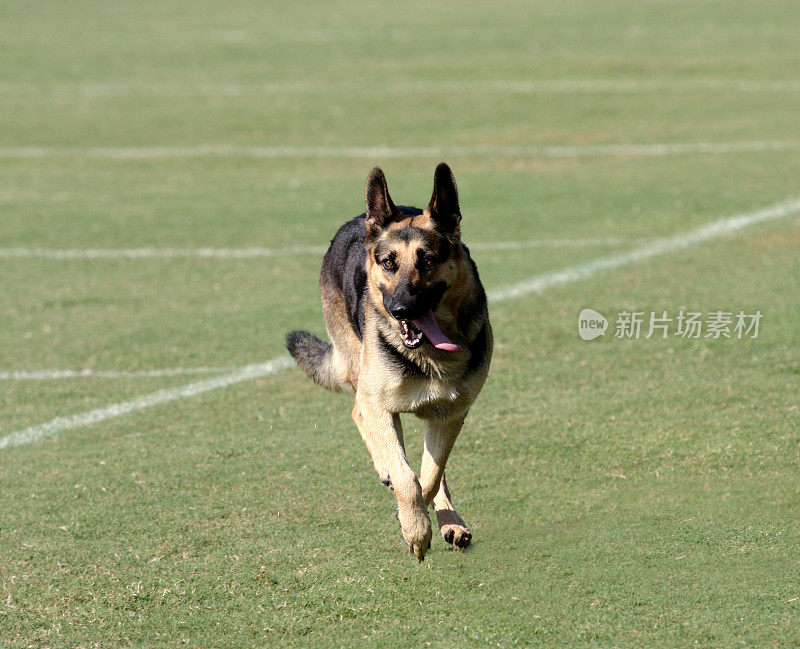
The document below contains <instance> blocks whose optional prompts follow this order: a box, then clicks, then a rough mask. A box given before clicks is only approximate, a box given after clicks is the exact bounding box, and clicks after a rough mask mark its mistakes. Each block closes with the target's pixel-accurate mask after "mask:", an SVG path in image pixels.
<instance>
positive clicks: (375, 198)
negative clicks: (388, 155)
mask: <svg viewBox="0 0 800 649" xmlns="http://www.w3.org/2000/svg"><path fill="white" fill-rule="evenodd" d="M365 195H366V200H367V218H366V226H367V237H368V238H369V237H374V236H376V235H377V234H378V233H379V232H380V231H381V230H382V229H383V228H385V227H386V226H387V225H388V224H389V223H391V221H392V220H393V219H394V217H395V214H396V213H397V208H396V207H395V206H394V203H392V198H391V197H390V196H389V189H388V188H387V187H386V177H385V176H384V175H383V171H381V168H380V167H374V168H373V169H372V171H370V172H369V176H368V177H367V188H366V191H365Z"/></svg>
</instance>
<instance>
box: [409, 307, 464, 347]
mask: <svg viewBox="0 0 800 649" xmlns="http://www.w3.org/2000/svg"><path fill="white" fill-rule="evenodd" d="M412 324H413V325H414V326H415V327H416V328H417V329H419V330H420V331H422V333H424V334H425V335H426V336H427V337H428V340H430V341H431V344H432V345H433V346H434V347H436V349H444V350H445V351H448V352H457V351H458V350H459V349H461V345H456V344H455V343H454V342H452V341H451V340H449V339H448V338H447V336H445V335H444V334H443V333H442V330H441V329H439V324H438V323H437V322H436V316H435V315H433V311H428V312H427V313H426V314H425V315H424V316H422V317H421V318H420V319H419V320H412Z"/></svg>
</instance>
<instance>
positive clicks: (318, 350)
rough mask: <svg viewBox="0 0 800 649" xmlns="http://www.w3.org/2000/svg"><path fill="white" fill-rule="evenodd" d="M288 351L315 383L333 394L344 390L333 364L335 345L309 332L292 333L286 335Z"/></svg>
mask: <svg viewBox="0 0 800 649" xmlns="http://www.w3.org/2000/svg"><path fill="white" fill-rule="evenodd" d="M286 349H288V350H289V353H290V354H291V355H292V356H293V357H294V360H296V361H297V364H298V365H299V366H300V367H301V369H302V370H303V371H304V372H305V373H306V374H307V375H308V377H309V378H310V379H311V380H313V381H314V382H315V383H319V384H320V385H321V386H322V387H323V388H327V389H328V390H332V391H333V392H339V391H340V390H341V389H342V387H343V385H342V383H341V380H340V379H339V378H338V377H337V375H336V374H337V373H336V368H335V367H334V363H333V345H331V344H330V343H326V342H325V341H323V340H320V339H319V338H317V337H316V336H315V335H314V334H311V333H309V332H308V331H291V332H289V333H288V334H286Z"/></svg>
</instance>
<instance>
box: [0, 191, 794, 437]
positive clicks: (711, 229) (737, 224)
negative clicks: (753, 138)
mask: <svg viewBox="0 0 800 649" xmlns="http://www.w3.org/2000/svg"><path fill="white" fill-rule="evenodd" d="M797 212H800V198H793V199H790V200H787V201H783V202H781V203H777V204H775V205H772V206H770V207H766V208H763V209H760V210H757V211H755V212H747V213H743V214H737V215H734V216H728V217H723V218H721V219H717V220H716V221H713V222H711V223H708V224H706V225H703V226H700V227H699V228H696V229H694V230H690V231H689V232H685V233H683V234H677V235H674V236H670V237H663V238H660V239H657V240H655V241H651V242H648V243H646V244H643V245H641V246H639V247H637V248H634V249H633V250H630V251H628V252H625V253H620V254H616V255H610V256H607V257H600V258H599V259H596V260H594V261H591V262H588V263H586V264H580V265H578V266H573V267H572V268H567V269H565V270H561V271H552V272H549V273H544V274H541V275H535V276H533V277H530V278H528V279H526V280H523V281H521V282H516V283H514V284H511V285H509V286H507V287H505V288H501V289H498V290H494V291H490V292H489V300H490V301H491V302H492V303H497V302H502V301H504V300H510V299H512V298H515V297H520V296H522V295H527V294H530V293H539V292H541V291H543V290H545V289H547V288H550V287H553V286H560V285H562V284H566V283H568V282H573V281H577V280H580V279H585V278H587V277H591V276H593V275H596V274H597V273H599V272H601V271H604V270H612V269H616V268H621V267H623V266H628V265H630V264H633V263H637V262H640V261H644V260H645V259H650V258H651V257H656V256H658V255H663V254H666V253H668V252H672V251H674V250H680V249H682V248H686V247H688V246H691V245H696V244H698V243H703V242H705V241H711V240H713V239H717V238H719V237H723V236H726V235H730V234H733V233H734V232H737V231H739V230H742V229H743V228H747V227H750V226H752V225H756V224H758V223H763V222H765V221H770V220H774V219H779V218H782V217H785V216H789V215H791V214H795V213H797ZM292 363H293V361H292V360H291V359H290V358H288V357H287V356H281V357H278V358H275V359H273V360H271V361H268V362H266V363H261V364H255V365H248V366H246V367H243V368H241V369H239V370H236V371H235V372H230V373H228V374H224V375H222V376H218V377H215V378H211V379H205V380H203V381H198V382H196V383H188V384H186V385H183V386H179V387H177V388H171V389H167V390H159V391H157V392H152V393H150V394H146V395H144V396H142V397H139V398H137V399H133V400H131V401H123V402H122V403H115V404H111V405H109V406H105V407H103V408H97V409H95V410H90V411H88V412H84V413H79V414H76V415H70V416H67V417H57V418H56V419H52V420H50V421H48V422H46V423H44V424H38V425H36V426H31V427H29V428H25V429H23V430H20V431H17V432H14V433H10V434H9V435H6V436H5V437H3V438H0V450H2V449H4V448H8V447H11V446H20V445H22V444H29V443H31V442H35V441H38V440H41V439H43V438H45V437H49V436H50V435H54V434H56V433H59V432H61V431H64V430H69V429H72V428H78V427H81V426H88V425H90V424H95V423H98V422H101V421H105V420H106V419H111V418H113V417H120V416H122V415H125V414H128V413H131V412H136V411H138V410H143V409H145V408H150V407H153V406H157V405H160V404H163V403H169V402H171V401H176V400H178V399H186V398H190V397H194V396H197V395H199V394H203V393H205V392H210V391H211V390H217V389H221V388H225V387H228V386H230V385H234V384H236V383H241V382H243V381H249V380H252V379H256V378H260V377H263V376H268V375H270V374H275V373H276V372H278V371H279V370H281V369H284V368H286V367H289V366H291V365H292Z"/></svg>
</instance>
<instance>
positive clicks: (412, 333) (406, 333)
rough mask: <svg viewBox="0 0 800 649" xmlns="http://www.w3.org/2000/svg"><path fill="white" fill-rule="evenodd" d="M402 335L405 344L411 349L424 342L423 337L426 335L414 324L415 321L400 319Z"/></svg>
mask: <svg viewBox="0 0 800 649" xmlns="http://www.w3.org/2000/svg"><path fill="white" fill-rule="evenodd" d="M399 322H400V337H401V338H402V339H403V344H404V345H405V346H406V347H408V348H409V349H416V348H417V347H419V346H420V345H421V344H422V339H423V337H424V336H425V334H423V333H422V332H421V331H420V330H419V329H417V328H416V327H415V326H414V323H413V322H411V321H409V320H400V321H399Z"/></svg>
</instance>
